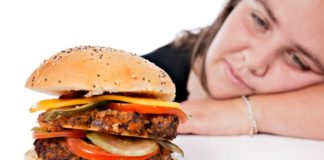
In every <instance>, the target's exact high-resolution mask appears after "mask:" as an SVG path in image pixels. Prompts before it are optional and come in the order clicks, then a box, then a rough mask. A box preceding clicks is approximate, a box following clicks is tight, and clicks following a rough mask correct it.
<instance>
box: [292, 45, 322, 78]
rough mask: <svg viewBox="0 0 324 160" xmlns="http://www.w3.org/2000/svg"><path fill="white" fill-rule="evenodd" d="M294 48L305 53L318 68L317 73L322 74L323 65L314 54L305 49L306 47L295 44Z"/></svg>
mask: <svg viewBox="0 0 324 160" xmlns="http://www.w3.org/2000/svg"><path fill="white" fill-rule="evenodd" d="M296 48H297V49H298V50H299V51H300V52H302V53H303V54H304V55H306V56H307V57H308V58H309V59H311V60H312V61H313V62H314V63H315V64H316V65H317V66H319V68H320V73H319V74H324V65H323V64H322V63H321V62H320V61H319V58H318V57H316V56H315V54H312V53H311V52H309V50H307V49H306V48H304V47H302V46H300V45H296Z"/></svg>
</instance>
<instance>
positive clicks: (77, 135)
mask: <svg viewBox="0 0 324 160" xmlns="http://www.w3.org/2000/svg"><path fill="white" fill-rule="evenodd" d="M26 87H27V88H29V89H32V90H35V91H40V92H43V93H48V94H52V95H56V96H57V98H55V99H45V100H40V101H39V102H37V103H35V105H34V106H32V107H31V108H30V111H31V112H32V113H34V112H38V113H40V114H39V116H38V119H37V120H38V124H39V126H37V127H35V128H33V138H34V139H35V141H34V149H32V150H30V151H28V152H27V153H26V154H25V160H39V159H41V160H81V159H82V160H83V159H91V160H171V159H172V156H171V154H173V153H179V154H180V155H183V152H182V151H181V149H180V148H179V147H178V146H177V145H175V144H173V143H172V142H170V141H171V140H173V139H174V138H175V137H176V135H177V127H178V125H179V124H180V123H183V122H185V121H186V120H187V116H186V114H185V113H184V112H183V111H182V110H181V108H180V106H179V104H178V103H176V102H172V101H173V99H174V97H175V86H174V84H173V82H172V80H171V79H170V77H169V76H168V75H167V73H165V72H164V71H163V70H162V69H160V68H159V67H157V66H156V65H154V64H153V63H151V62H149V61H147V60H145V59H143V58H141V57H139V56H136V55H135V54H132V53H128V52H125V51H122V50H116V49H112V48H106V47H97V46H80V47H75V48H70V49H67V50H64V51H61V52H60V53H58V54H55V55H54V56H52V57H50V58H49V59H47V60H45V61H44V62H43V63H42V64H41V65H40V66H39V67H38V68H37V69H36V70H35V71H34V72H33V73H32V75H31V76H30V77H29V78H28V80H27V82H26Z"/></svg>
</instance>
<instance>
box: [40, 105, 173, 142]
mask: <svg viewBox="0 0 324 160" xmlns="http://www.w3.org/2000/svg"><path fill="white" fill-rule="evenodd" d="M46 113H47V112H44V113H42V114H40V115H39V117H38V122H39V124H40V126H41V128H44V129H46V130H48V131H50V132H56V131H60V130H63V129H64V127H66V126H69V127H68V128H91V129H92V130H96V131H99V132H103V133H107V134H116V135H123V136H135V137H144V138H152V139H160V140H172V139H174V138H175V137H176V134H177V126H178V125H179V119H178V117H177V116H176V115H171V114H141V113H138V112H132V111H117V110H112V109H107V108H104V109H102V108H95V109H92V110H88V111H85V112H83V113H78V114H75V115H72V116H61V117H59V118H57V119H55V120H53V121H49V122H47V121H45V116H46ZM63 126H64V127H63Z"/></svg>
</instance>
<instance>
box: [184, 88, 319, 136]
mask: <svg viewBox="0 0 324 160" xmlns="http://www.w3.org/2000/svg"><path fill="white" fill-rule="evenodd" d="M250 100H251V102H252V104H253V110H254V114H255V117H256V121H257V123H258V129H259V131H260V132H264V133H270V134H277V135H284V136H292V137H303V138H310V139H324V134H323V133H324V84H321V85H316V86H312V87H308V88H304V89H301V90H297V91H292V92H287V93H280V94H272V95H255V96H251V97H250ZM182 106H183V108H184V110H185V111H186V112H187V113H188V114H190V115H192V119H191V120H189V121H188V122H186V123H185V124H182V125H180V127H179V132H180V133H193V134H203V135H242V134H248V133H249V129H250V128H249V126H250V124H249V119H248V118H247V111H246V108H245V104H244V102H243V100H242V99H241V98H234V99H229V100H214V99H210V98H207V99H201V100H195V101H186V102H184V103H182Z"/></svg>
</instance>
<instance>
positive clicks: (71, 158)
mask: <svg viewBox="0 0 324 160" xmlns="http://www.w3.org/2000/svg"><path fill="white" fill-rule="evenodd" d="M34 146H35V151H36V153H37V155H38V157H39V158H41V159H42V160H85V159H84V158H81V157H78V156H77V155H75V154H73V153H72V152H70V151H69V150H68V147H67V144H66V138H50V139H38V140H35V142H34ZM160 148H161V151H160V153H158V154H156V155H154V156H153V157H151V158H149V159H148V160H172V158H171V156H170V155H171V153H172V152H171V151H170V150H167V149H165V148H163V147H160Z"/></svg>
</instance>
